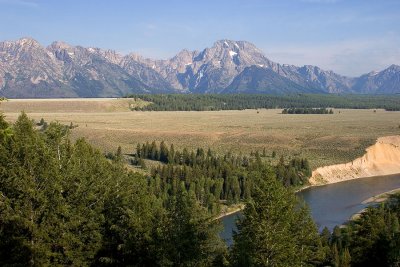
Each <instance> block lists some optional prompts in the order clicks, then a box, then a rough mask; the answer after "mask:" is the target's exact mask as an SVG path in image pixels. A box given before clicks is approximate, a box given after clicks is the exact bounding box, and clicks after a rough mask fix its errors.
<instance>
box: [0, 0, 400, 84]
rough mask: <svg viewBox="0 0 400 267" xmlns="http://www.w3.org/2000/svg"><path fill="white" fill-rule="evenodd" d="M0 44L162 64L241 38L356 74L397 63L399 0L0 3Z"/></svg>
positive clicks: (277, 54)
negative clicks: (135, 56) (30, 41)
mask: <svg viewBox="0 0 400 267" xmlns="http://www.w3.org/2000/svg"><path fill="white" fill-rule="evenodd" d="M0 25H1V27H0V41H4V40H16V39H19V38H21V37H32V38H34V39H36V40H37V41H39V42H40V43H41V44H42V45H45V46H47V45H49V44H51V43H52V42H53V41H56V40H58V41H65V42H67V43H70V44H72V45H81V46H85V47H100V48H104V49H113V50H116V51H118V52H120V53H122V54H127V53H130V52H135V53H139V54H142V55H143V56H146V57H150V58H159V59H166V58H170V57H173V56H174V55H175V54H176V53H178V52H179V51H180V50H182V49H184V48H185V49H189V50H202V49H204V48H206V47H210V46H212V45H213V43H214V42H215V41H217V40H220V39H230V40H237V41H239V40H244V41H248V42H251V43H253V44H255V45H256V46H257V47H258V48H260V49H261V50H262V51H264V53H265V55H266V56H267V57H268V58H269V59H271V60H273V61H276V62H279V63H282V64H294V65H298V66H302V65H316V66H319V67H321V68H323V69H325V70H333V71H335V72H337V73H339V74H342V75H347V76H358V75H361V74H364V73H367V72H370V71H373V70H382V69H384V68H386V67H388V66H390V65H391V64H398V65H400V0H142V1H135V0H131V1H129V0H112V1H111V0H109V1H106V0H68V1H66V0H64V1H62V0H0Z"/></svg>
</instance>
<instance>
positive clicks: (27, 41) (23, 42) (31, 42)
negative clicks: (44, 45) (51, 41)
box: [15, 37, 41, 47]
mask: <svg viewBox="0 0 400 267" xmlns="http://www.w3.org/2000/svg"><path fill="white" fill-rule="evenodd" d="M15 43H16V44H18V45H20V46H30V47H41V45H40V43H39V42H38V41H36V40H35V39H33V38H31V37H22V38H20V39H18V40H17V41H15Z"/></svg>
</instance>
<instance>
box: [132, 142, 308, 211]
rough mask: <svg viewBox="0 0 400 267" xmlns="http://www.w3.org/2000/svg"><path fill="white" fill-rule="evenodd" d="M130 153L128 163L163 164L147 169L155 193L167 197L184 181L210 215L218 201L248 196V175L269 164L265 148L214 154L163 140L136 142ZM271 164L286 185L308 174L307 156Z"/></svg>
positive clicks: (302, 180) (235, 200) (250, 181)
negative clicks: (131, 154)
mask: <svg viewBox="0 0 400 267" xmlns="http://www.w3.org/2000/svg"><path fill="white" fill-rule="evenodd" d="M134 155H135V159H134V160H133V162H132V163H134V164H137V165H141V166H143V164H144V159H150V160H153V161H159V162H161V163H164V164H158V165H157V166H153V167H152V168H150V175H149V184H150V186H151V188H153V190H154V191H153V192H154V193H155V194H156V195H158V196H164V198H168V196H169V195H171V194H172V195H173V194H174V193H175V192H176V188H177V186H178V185H179V184H180V183H184V185H185V190H186V191H187V192H188V193H190V192H192V193H193V195H194V196H196V199H197V200H198V201H199V203H201V204H202V205H203V206H204V207H206V208H207V209H208V210H209V212H210V213H212V214H216V213H218V212H219V211H220V210H219V207H220V205H219V203H220V202H226V203H227V204H228V205H229V204H233V203H238V202H240V201H245V200H248V199H250V198H251V191H252V186H253V178H252V177H254V176H257V175H259V173H260V171H261V170H263V169H264V168H266V167H267V166H270V165H271V164H270V163H269V162H266V161H265V160H263V159H262V156H263V155H264V156H266V152H265V150H264V151H263V153H259V152H258V151H256V152H254V153H252V155H253V156H242V155H233V154H232V153H227V154H221V155H218V154H217V153H215V152H214V151H212V150H211V149H210V148H209V149H207V150H204V149H202V148H197V149H196V150H193V151H189V150H188V149H186V148H184V149H183V150H177V149H175V148H174V145H173V144H171V145H170V146H167V145H166V144H165V142H160V143H159V144H158V145H157V144H156V142H152V143H149V142H146V143H144V144H137V147H136V151H135V153H134ZM271 167H272V169H273V171H274V173H275V174H276V177H277V179H278V180H279V181H281V183H282V184H283V185H284V186H288V187H289V186H300V185H304V184H306V183H307V181H308V178H309V177H310V175H311V168H310V165H309V163H308V160H307V159H298V158H294V159H291V160H290V161H289V162H285V160H284V158H283V156H281V158H280V160H279V162H278V164H277V165H276V166H271Z"/></svg>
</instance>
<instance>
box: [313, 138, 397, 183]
mask: <svg viewBox="0 0 400 267" xmlns="http://www.w3.org/2000/svg"><path fill="white" fill-rule="evenodd" d="M398 173H400V136H399V135H395V136H386V137H380V138H378V140H377V142H376V143H375V144H374V145H372V146H370V147H368V148H367V149H366V153H365V154H364V156H362V157H360V158H357V159H355V160H353V161H352V162H348V163H344V164H336V165H330V166H325V167H320V168H317V169H316V170H314V171H313V172H312V176H311V178H310V179H309V182H310V184H311V186H316V185H325V184H332V183H338V182H343V181H347V180H352V179H358V178H364V177H373V176H384V175H391V174H398Z"/></svg>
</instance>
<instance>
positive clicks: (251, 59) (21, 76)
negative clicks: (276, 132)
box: [0, 37, 400, 97]
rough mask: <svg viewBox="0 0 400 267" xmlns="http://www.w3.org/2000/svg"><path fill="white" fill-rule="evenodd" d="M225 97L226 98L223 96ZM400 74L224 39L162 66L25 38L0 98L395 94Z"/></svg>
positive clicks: (0, 61) (1, 60) (4, 51)
mask: <svg viewBox="0 0 400 267" xmlns="http://www.w3.org/2000/svg"><path fill="white" fill-rule="evenodd" d="M228 89H229V90H228ZM399 90H400V66H399V65H391V66H389V67H388V68H386V69H385V70H382V71H379V72H370V73H368V74H365V75H362V76H361V77H358V78H350V77H345V76H341V75H338V74H336V73H334V72H333V71H325V70H323V69H321V68H319V67H317V66H312V65H304V66H302V67H297V66H294V65H288V64H278V63H275V62H273V61H271V60H269V59H268V58H267V57H266V56H265V54H264V53H263V51H262V50H260V49H259V48H257V47H256V46H255V45H254V44H252V43H250V42H247V41H234V40H229V39H221V40H218V41H216V42H215V43H213V44H212V46H210V47H208V48H205V49H203V50H202V51H200V52H198V51H190V50H188V49H183V50H181V51H180V52H179V53H177V54H176V55H175V56H174V57H171V58H170V59H166V60H154V59H150V58H145V57H143V56H141V55H139V54H136V53H131V54H128V55H125V56H124V55H122V54H119V53H118V52H116V51H114V50H106V49H100V48H97V47H83V46H74V45H70V44H68V43H65V42H62V41H56V42H53V43H52V44H51V45H49V46H48V47H44V46H42V45H40V44H39V42H37V41H36V40H35V39H33V38H30V37H24V38H21V39H19V40H15V41H4V42H0V95H4V96H7V97H72V96H84V97H89V96H92V97H94V96H103V97H105V96H122V95H124V94H127V93H132V92H148V93H155V92H186V93H221V92H227V91H229V92H243V93H246V92H264V93H283V92H284V93H290V92H321V93H399Z"/></svg>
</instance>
